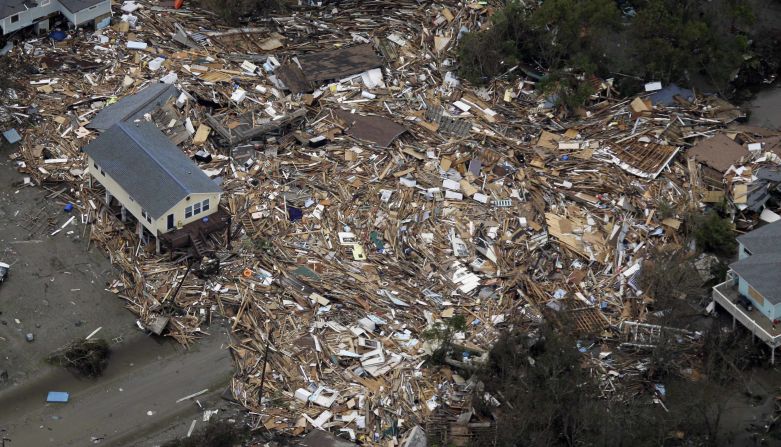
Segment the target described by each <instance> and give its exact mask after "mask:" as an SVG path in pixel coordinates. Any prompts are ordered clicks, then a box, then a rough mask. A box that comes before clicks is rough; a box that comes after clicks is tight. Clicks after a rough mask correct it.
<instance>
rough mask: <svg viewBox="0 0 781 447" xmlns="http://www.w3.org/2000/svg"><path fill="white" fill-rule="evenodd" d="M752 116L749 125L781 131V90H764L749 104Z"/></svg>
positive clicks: (776, 88)
mask: <svg viewBox="0 0 781 447" xmlns="http://www.w3.org/2000/svg"><path fill="white" fill-rule="evenodd" d="M747 106H748V109H749V110H751V116H750V117H749V120H748V123H749V124H751V125H752V126H761V127H766V128H768V129H773V130H779V129H781V88H778V87H775V88H771V89H767V90H762V91H760V92H759V93H757V96H756V97H755V98H754V99H752V100H751V101H750V102H749V103H748V104H747Z"/></svg>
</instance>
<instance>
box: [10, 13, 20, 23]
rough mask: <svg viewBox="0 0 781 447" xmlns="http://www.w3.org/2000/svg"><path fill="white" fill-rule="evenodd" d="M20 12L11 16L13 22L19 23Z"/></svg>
mask: <svg viewBox="0 0 781 447" xmlns="http://www.w3.org/2000/svg"><path fill="white" fill-rule="evenodd" d="M19 19H20V17H19V14H14V15H12V16H11V23H19Z"/></svg>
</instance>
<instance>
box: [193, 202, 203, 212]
mask: <svg viewBox="0 0 781 447" xmlns="http://www.w3.org/2000/svg"><path fill="white" fill-rule="evenodd" d="M193 214H201V202H196V203H194V204H193Z"/></svg>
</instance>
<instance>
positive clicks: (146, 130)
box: [84, 122, 221, 219]
mask: <svg viewBox="0 0 781 447" xmlns="http://www.w3.org/2000/svg"><path fill="white" fill-rule="evenodd" d="M84 152H86V153H87V154H89V156H90V157H92V159H93V160H95V162H97V164H98V166H99V167H100V169H102V170H103V171H104V172H105V173H106V175H108V176H109V177H111V178H112V179H113V180H114V181H115V182H117V183H118V184H119V185H120V186H121V187H122V188H123V189H124V190H125V191H127V193H128V194H130V196H131V197H133V200H135V201H136V202H138V203H139V205H141V207H142V208H143V209H144V210H146V211H147V212H148V213H149V214H150V215H151V216H152V217H153V218H154V219H158V218H160V217H162V216H163V215H165V214H166V213H167V212H168V211H169V210H170V209H171V208H172V207H173V206H174V205H176V204H177V203H179V202H180V201H181V200H182V199H184V198H185V197H187V196H188V195H190V194H197V193H218V192H221V189H220V187H219V186H218V185H217V184H216V183H215V182H214V181H212V180H211V179H210V178H209V177H208V176H207V175H206V174H204V173H203V171H201V169H200V168H199V167H198V165H196V164H195V163H194V162H193V161H192V160H190V159H189V158H187V156H186V155H185V154H184V153H183V152H182V151H181V150H180V149H179V148H178V147H176V146H175V145H174V144H173V143H171V141H170V140H169V139H168V138H167V137H166V136H165V134H163V133H162V132H160V130H159V129H158V128H157V127H155V126H154V124H152V123H149V122H141V123H127V122H121V123H119V124H117V125H115V126H114V127H112V128H110V129H108V130H107V131H106V132H103V134H101V135H100V136H99V137H98V138H96V139H95V140H94V141H93V142H92V143H90V144H88V145H87V146H85V147H84ZM96 175H97V178H98V181H100V175H99V174H96Z"/></svg>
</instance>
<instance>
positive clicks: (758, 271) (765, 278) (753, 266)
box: [730, 253, 781, 305]
mask: <svg viewBox="0 0 781 447" xmlns="http://www.w3.org/2000/svg"><path fill="white" fill-rule="evenodd" d="M730 268H731V269H732V270H734V271H735V273H737V274H738V275H740V277H741V278H743V279H745V280H746V282H748V283H749V285H751V287H753V288H754V289H756V291H757V292H759V293H760V294H762V297H764V299H766V300H767V301H769V302H771V303H772V304H773V305H776V304H778V303H781V253H763V254H758V255H752V256H749V257H748V258H745V259H741V260H740V261H738V262H735V263H732V264H730Z"/></svg>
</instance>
